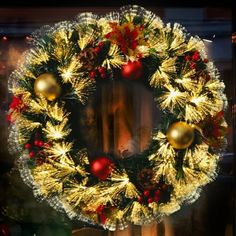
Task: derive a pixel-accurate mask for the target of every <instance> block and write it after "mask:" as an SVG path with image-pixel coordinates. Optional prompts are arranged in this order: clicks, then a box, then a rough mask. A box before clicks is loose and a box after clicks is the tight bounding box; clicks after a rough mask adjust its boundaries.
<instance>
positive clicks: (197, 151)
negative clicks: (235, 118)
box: [8, 6, 227, 230]
mask: <svg viewBox="0 0 236 236" xmlns="http://www.w3.org/2000/svg"><path fill="white" fill-rule="evenodd" d="M31 45H32V47H31V49H29V50H28V51H27V52H26V53H25V55H24V57H23V58H24V59H23V61H22V63H21V64H20V65H19V67H18V69H17V70H16V71H14V72H13V73H12V75H11V76H10V80H9V88H10V91H11V92H12V94H13V95H14V96H13V100H12V103H11V104H10V109H9V112H8V119H9V121H10V136H9V143H10V150H11V152H12V153H17V154H18V156H19V158H18V164H19V169H20V173H21V176H22V178H23V180H24V181H25V182H26V183H27V184H28V185H29V186H31V188H32V189H33V191H34V194H35V196H36V197H38V198H39V199H46V200H47V201H48V202H49V204H50V205H51V206H53V207H54V208H56V209H57V210H59V211H61V212H64V213H67V214H68V216H69V217H70V218H72V219H79V220H82V221H85V222H89V223H92V224H100V225H102V226H103V227H104V228H107V229H109V230H115V229H117V228H119V229H123V228H125V227H126V226H127V225H128V223H129V222H131V223H134V224H145V223H148V222H151V221H153V220H161V219H162V218H163V217H164V216H166V215H169V214H171V213H173V212H175V211H177V210H179V209H180V206H181V204H183V203H191V202H193V201H195V200H196V199H197V198H198V197H199V193H200V191H201V188H202V187H203V186H204V185H206V184H207V183H209V182H211V181H213V180H214V178H215V177H216V175H217V163H218V160H219V156H220V151H221V150H222V148H224V147H225V145H226V140H225V134H226V131H227V124H226V122H225V119H224V114H223V111H224V110H225V109H226V107H227V100H226V96H225V94H224V87H225V86H224V83H223V82H222V81H220V79H219V72H218V71H217V69H216V68H215V66H214V65H213V62H211V61H209V60H208V58H207V55H206V51H205V47H204V43H203V41H202V40H201V39H200V38H199V37H197V36H195V37H192V36H189V34H187V32H186V31H185V29H184V28H183V27H182V26H180V25H179V24H177V23H175V24H174V25H173V26H172V25H171V24H169V23H168V24H163V22H162V21H161V19H160V18H159V17H158V16H156V15H155V14H154V13H152V12H150V11H147V10H145V9H144V8H142V7H139V6H126V7H122V8H121V9H120V11H119V12H112V13H109V14H108V15H106V16H104V17H99V16H97V15H94V14H92V13H82V14H80V15H78V16H77V18H76V19H75V20H74V21H65V22H60V23H58V24H55V25H54V26H53V27H49V26H45V27H43V28H42V29H40V30H39V31H37V32H35V33H34V34H33V35H32V37H31ZM140 78H142V80H143V81H144V83H146V84H147V85H148V87H149V88H150V89H151V90H152V92H153V94H154V99H155V102H156V105H157V107H158V108H159V109H160V110H161V115H162V119H161V122H160V124H158V127H156V128H155V129H154V130H153V132H152V138H151V141H150V144H149V147H148V148H147V149H146V150H145V151H144V152H142V153H139V154H135V155H133V156H131V157H128V158H123V159H118V158H116V157H115V155H112V154H107V155H106V154H105V155H103V156H97V157H92V158H91V156H90V154H89V150H87V148H86V147H85V146H83V145H81V143H80V135H78V134H77V135H76V134H75V132H73V122H72V121H73V113H74V112H75V110H77V108H78V107H79V106H82V105H84V104H86V102H87V101H88V99H89V97H90V96H91V95H92V94H93V93H94V92H95V90H96V86H97V85H98V84H99V83H101V81H102V83H106V81H109V80H118V79H121V80H129V81H132V83H137V81H139V80H141V79H140Z"/></svg>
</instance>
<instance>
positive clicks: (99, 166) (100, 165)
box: [90, 157, 112, 180]
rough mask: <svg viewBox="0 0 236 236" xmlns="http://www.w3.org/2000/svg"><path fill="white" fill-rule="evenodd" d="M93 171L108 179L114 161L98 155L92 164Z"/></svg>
mask: <svg viewBox="0 0 236 236" xmlns="http://www.w3.org/2000/svg"><path fill="white" fill-rule="evenodd" d="M90 171H91V173H92V174H93V175H94V176H96V177H97V178H98V179H100V180H106V179H107V177H108V176H109V175H110V174H111V172H112V161H111V160H110V159H108V158H107V157H98V158H96V159H95V160H93V161H92V162H91V164H90Z"/></svg>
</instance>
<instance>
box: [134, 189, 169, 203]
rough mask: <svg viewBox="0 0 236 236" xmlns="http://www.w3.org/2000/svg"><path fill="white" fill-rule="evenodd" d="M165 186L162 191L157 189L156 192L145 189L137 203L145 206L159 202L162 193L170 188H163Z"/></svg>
mask: <svg viewBox="0 0 236 236" xmlns="http://www.w3.org/2000/svg"><path fill="white" fill-rule="evenodd" d="M163 186H164V185H162V188H161V189H155V190H147V189H145V190H144V191H143V192H142V195H140V196H138V198H137V201H138V202H139V203H144V204H149V203H152V202H159V201H160V198H161V195H162V192H163V191H166V190H167V188H168V186H167V185H166V187H167V188H163Z"/></svg>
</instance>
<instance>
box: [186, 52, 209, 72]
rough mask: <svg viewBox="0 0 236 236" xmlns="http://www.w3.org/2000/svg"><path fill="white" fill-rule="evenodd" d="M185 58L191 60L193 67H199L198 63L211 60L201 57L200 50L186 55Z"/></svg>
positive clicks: (190, 65) (191, 66) (190, 63)
mask: <svg viewBox="0 0 236 236" xmlns="http://www.w3.org/2000/svg"><path fill="white" fill-rule="evenodd" d="M184 60H185V61H187V62H189V67H190V68H191V69H196V68H197V63H198V62H200V61H203V62H204V63H208V62H209V60H208V59H207V58H205V59H203V60H202V59H201V56H200V53H199V52H198V51H194V52H193V53H191V54H188V55H185V57H184Z"/></svg>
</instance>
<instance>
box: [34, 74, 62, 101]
mask: <svg viewBox="0 0 236 236" xmlns="http://www.w3.org/2000/svg"><path fill="white" fill-rule="evenodd" d="M34 92H35V94H36V95H37V96H43V97H45V98H46V99H47V100H49V101H54V100H55V99H56V98H58V97H59V96H60V94H61V88H60V86H59V85H58V83H57V80H56V78H55V76H54V75H53V74H51V73H44V74H41V75H40V76H39V77H38V78H37V79H36V80H35V82H34Z"/></svg>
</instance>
